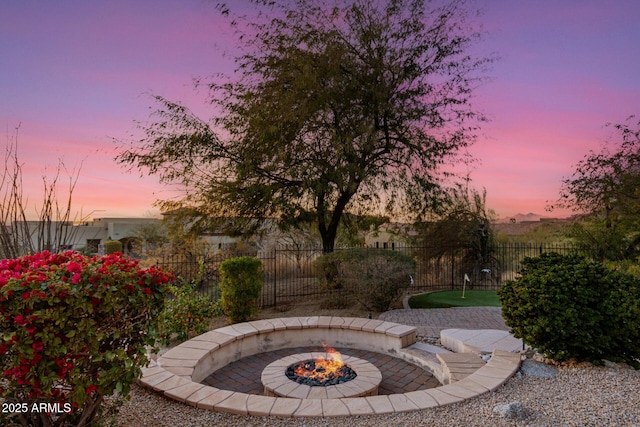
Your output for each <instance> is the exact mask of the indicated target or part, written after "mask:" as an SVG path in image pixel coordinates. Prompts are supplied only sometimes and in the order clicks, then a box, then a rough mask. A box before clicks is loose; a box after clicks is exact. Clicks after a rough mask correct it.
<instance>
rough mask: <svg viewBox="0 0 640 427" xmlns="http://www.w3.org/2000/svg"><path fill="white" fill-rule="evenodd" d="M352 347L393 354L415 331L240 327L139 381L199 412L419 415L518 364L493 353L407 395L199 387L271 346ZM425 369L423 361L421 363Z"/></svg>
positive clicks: (310, 320) (346, 320) (364, 322)
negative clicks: (321, 395)
mask: <svg viewBox="0 0 640 427" xmlns="http://www.w3.org/2000/svg"><path fill="white" fill-rule="evenodd" d="M321 341H325V342H327V343H329V344H330V345H332V346H335V347H347V348H358V349H363V350H370V351H377V352H380V353H383V354H389V355H392V356H394V357H399V358H402V359H405V360H408V361H411V362H413V363H415V362H416V355H415V353H414V354H411V355H410V354H408V353H406V349H407V348H408V347H409V346H411V345H412V344H414V343H415V341H416V334H415V328H414V327H411V326H406V325H400V324H397V323H392V322H384V321H381V320H373V319H371V320H370V319H361V318H350V317H328V316H312V317H289V318H278V319H266V320H258V321H254V322H247V323H239V324H235V325H231V326H226V327H224V328H219V329H216V330H214V331H210V332H207V333H205V334H202V335H200V336H198V337H195V338H193V339H191V340H189V341H186V342H184V343H182V344H180V345H178V346H176V347H174V348H172V349H171V350H169V351H167V352H166V353H165V354H164V355H162V356H161V357H159V358H158V361H157V362H152V363H151V365H150V366H149V367H147V368H143V369H142V377H141V378H140V379H139V380H138V382H139V384H141V385H142V386H145V387H149V388H152V389H153V390H155V391H158V392H161V393H163V394H164V395H165V396H167V397H169V398H172V399H175V400H178V401H181V402H184V403H187V404H189V405H192V406H196V407H198V408H203V409H212V410H216V411H222V412H229V413H234V414H249V415H256V416H267V415H270V416H280V417H334V416H348V415H372V414H384V413H392V412H407V411H417V410H421V409H427V408H433V407H436V406H442V405H448V404H452V403H456V402H460V401H463V400H467V399H470V398H473V397H476V396H479V395H481V394H484V393H487V392H489V391H494V390H496V389H497V388H498V387H500V386H501V385H502V384H503V383H504V382H506V381H507V379H509V378H510V377H511V376H512V375H513V374H514V373H515V372H516V371H517V370H518V368H519V366H520V354H518V353H510V352H506V351H501V350H495V351H494V352H493V356H492V357H491V359H490V360H489V362H488V363H487V364H486V365H484V366H483V367H481V368H480V369H478V370H477V371H475V372H473V373H472V374H470V375H469V376H467V377H466V378H463V379H461V380H460V381H457V382H455V383H452V384H447V385H443V386H440V387H436V388H432V389H427V390H419V391H412V392H407V393H399V394H391V395H379V396H368V397H353V398H340V399H296V398H285V397H270V396H260V395H253V394H246V393H240V392H234V391H229V390H221V389H218V388H215V387H211V386H207V385H204V384H201V383H200V382H199V381H202V380H203V379H204V378H206V377H207V376H208V375H209V374H211V373H212V372H214V371H215V370H217V369H219V368H221V367H223V366H226V365H227V364H228V363H230V362H231V361H235V360H238V359H241V358H243V357H246V356H250V355H253V354H257V353H262V352H265V351H270V350H272V349H274V348H286V347H285V346H291V347H296V346H305V345H317V344H318V343H319V342H321ZM425 365H426V363H425Z"/></svg>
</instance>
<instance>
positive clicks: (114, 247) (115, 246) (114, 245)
mask: <svg viewBox="0 0 640 427" xmlns="http://www.w3.org/2000/svg"><path fill="white" fill-rule="evenodd" d="M104 251H105V254H106V255H109V254H115V253H116V252H122V242H121V241H120V240H107V241H106V242H104Z"/></svg>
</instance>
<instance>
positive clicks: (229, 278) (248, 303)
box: [220, 256, 263, 323]
mask: <svg viewBox="0 0 640 427" xmlns="http://www.w3.org/2000/svg"><path fill="white" fill-rule="evenodd" d="M262 281H263V272H262V262H261V261H260V260H259V259H255V258H251V257H246V256H243V257H238V258H230V259H228V260H226V261H224V262H223V263H222V264H221V265H220V306H221V307H222V312H223V313H224V314H225V316H227V318H228V319H229V321H230V322H231V323H238V322H244V321H246V320H248V319H249V317H251V316H252V315H254V314H256V313H257V311H258V307H257V303H258V298H259V297H260V293H261V292H262Z"/></svg>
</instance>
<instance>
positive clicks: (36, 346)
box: [31, 341, 44, 351]
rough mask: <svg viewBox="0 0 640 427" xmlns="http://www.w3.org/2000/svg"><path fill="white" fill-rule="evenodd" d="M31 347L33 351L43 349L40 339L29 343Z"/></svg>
mask: <svg viewBox="0 0 640 427" xmlns="http://www.w3.org/2000/svg"><path fill="white" fill-rule="evenodd" d="M31 348H32V349H34V350H35V351H42V350H43V349H44V344H43V343H42V341H37V342H34V343H33V344H31Z"/></svg>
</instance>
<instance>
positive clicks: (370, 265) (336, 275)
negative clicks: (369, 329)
mask: <svg viewBox="0 0 640 427" xmlns="http://www.w3.org/2000/svg"><path fill="white" fill-rule="evenodd" d="M313 266H314V271H315V273H316V275H317V276H318V279H319V280H320V281H321V282H322V283H323V285H324V286H326V287H327V288H329V289H340V290H342V291H344V292H346V295H347V296H349V297H352V298H355V300H356V301H358V302H359V303H360V304H361V305H362V306H363V307H364V308H365V309H367V310H371V311H376V312H382V311H386V310H388V309H389V308H390V307H391V306H392V305H393V303H394V302H396V301H397V300H398V298H400V296H401V295H402V293H403V292H404V290H405V289H406V288H408V287H409V284H410V280H411V276H415V270H416V261H415V260H414V259H413V258H412V257H410V256H408V255H405V254H402V253H400V252H395V251H387V250H380V249H365V248H358V249H346V250H338V251H335V252H333V253H330V254H324V255H322V256H320V257H318V258H317V259H316V260H315V261H314V264H313Z"/></svg>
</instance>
